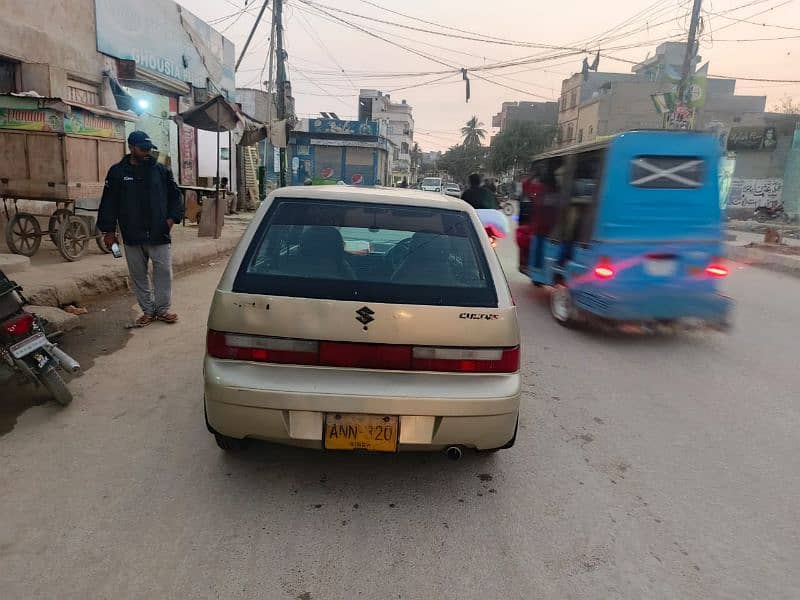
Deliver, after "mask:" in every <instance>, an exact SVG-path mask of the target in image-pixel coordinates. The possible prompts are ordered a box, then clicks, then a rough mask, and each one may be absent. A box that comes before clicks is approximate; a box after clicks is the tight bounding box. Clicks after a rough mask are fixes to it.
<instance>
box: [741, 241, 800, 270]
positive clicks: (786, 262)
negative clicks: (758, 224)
mask: <svg viewBox="0 0 800 600" xmlns="http://www.w3.org/2000/svg"><path fill="white" fill-rule="evenodd" d="M727 246H728V259H729V260H732V261H735V262H739V263H743V264H746V265H748V266H751V267H760V268H762V269H768V270H770V271H777V272H779V273H785V274H787V275H793V276H795V277H800V256H792V255H788V254H779V253H777V252H769V251H767V250H763V249H761V248H748V247H747V246H739V245H736V244H727Z"/></svg>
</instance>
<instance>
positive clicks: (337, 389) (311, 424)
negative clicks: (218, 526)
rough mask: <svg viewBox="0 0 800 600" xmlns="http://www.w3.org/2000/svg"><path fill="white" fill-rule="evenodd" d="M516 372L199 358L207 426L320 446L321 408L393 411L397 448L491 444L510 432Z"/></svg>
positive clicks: (514, 419)
mask: <svg viewBox="0 0 800 600" xmlns="http://www.w3.org/2000/svg"><path fill="white" fill-rule="evenodd" d="M519 386H520V375H519V374H518V373H515V374H507V375H477V374H476V375H461V374H446V373H441V374H439V373H399V372H387V371H367V370H350V369H328V368H324V369H323V368H316V367H312V368H309V367H298V366H290V365H266V364H255V363H246V362H237V361H227V360H218V359H214V358H208V357H207V358H206V361H205V407H206V416H207V419H208V424H209V426H210V427H211V428H212V429H213V430H214V431H216V432H218V433H221V434H224V435H227V436H230V437H234V438H246V437H249V438H257V439H263V440H267V441H271V442H278V443H284V444H290V445H296V446H304V447H311V448H322V447H323V443H322V433H323V422H324V418H325V414H326V413H361V414H376V415H398V416H399V417H400V432H399V441H400V444H399V449H400V450H437V449H441V448H445V447H447V446H452V445H459V446H466V447H472V448H477V449H479V450H485V449H492V448H498V447H501V446H503V445H504V444H506V443H507V442H508V441H509V440H510V439H511V438H512V437H513V435H514V430H515V428H516V424H517V416H518V414H519Z"/></svg>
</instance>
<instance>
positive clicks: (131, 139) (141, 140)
mask: <svg viewBox="0 0 800 600" xmlns="http://www.w3.org/2000/svg"><path fill="white" fill-rule="evenodd" d="M128 144H130V145H131V146H136V147H137V148H141V149H142V150H158V146H156V145H155V144H154V143H153V140H151V139H150V136H149V135H147V134H146V133H145V132H144V131H134V132H132V133H131V134H130V135H129V136H128Z"/></svg>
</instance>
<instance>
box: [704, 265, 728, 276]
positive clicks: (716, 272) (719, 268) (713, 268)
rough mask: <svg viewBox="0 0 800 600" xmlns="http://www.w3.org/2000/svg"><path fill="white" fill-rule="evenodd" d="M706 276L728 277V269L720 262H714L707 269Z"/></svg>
mask: <svg viewBox="0 0 800 600" xmlns="http://www.w3.org/2000/svg"><path fill="white" fill-rule="evenodd" d="M706 275H708V276H709V277H727V276H728V267H726V266H725V265H723V264H722V263H719V262H712V263H711V264H710V265H708V266H707V267H706Z"/></svg>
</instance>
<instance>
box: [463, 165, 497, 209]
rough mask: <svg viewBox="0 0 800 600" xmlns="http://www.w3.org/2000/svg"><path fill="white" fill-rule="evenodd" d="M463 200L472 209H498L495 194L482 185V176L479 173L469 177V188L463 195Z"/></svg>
mask: <svg viewBox="0 0 800 600" xmlns="http://www.w3.org/2000/svg"><path fill="white" fill-rule="evenodd" d="M461 199H462V200H463V201H464V202H466V203H467V204H469V205H470V206H471V207H472V208H490V209H496V208H497V200H496V199H495V197H494V194H492V193H491V192H490V191H489V190H487V189H486V188H485V187H483V186H482V185H481V176H480V175H479V174H478V173H473V174H472V175H470V176H469V187H468V188H467V189H466V190H464V193H462V194H461Z"/></svg>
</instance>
